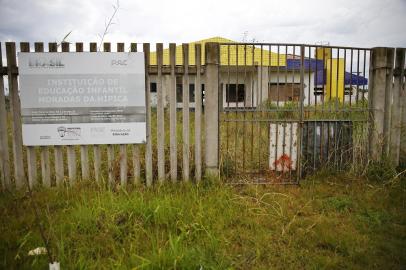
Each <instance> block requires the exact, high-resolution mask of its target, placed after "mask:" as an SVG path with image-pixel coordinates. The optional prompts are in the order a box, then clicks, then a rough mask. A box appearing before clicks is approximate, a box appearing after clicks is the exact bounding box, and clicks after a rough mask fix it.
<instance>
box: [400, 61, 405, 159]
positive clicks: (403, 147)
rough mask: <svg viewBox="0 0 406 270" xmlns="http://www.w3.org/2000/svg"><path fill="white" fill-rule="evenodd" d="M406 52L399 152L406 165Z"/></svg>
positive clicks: (402, 86) (402, 72) (402, 85)
mask: <svg viewBox="0 0 406 270" xmlns="http://www.w3.org/2000/svg"><path fill="white" fill-rule="evenodd" d="M405 61H406V60H405V54H403V63H404V64H403V67H401V68H403V71H401V76H400V77H401V78H402V77H403V81H401V82H400V85H401V93H400V96H401V102H400V104H401V108H400V111H401V115H402V119H401V121H400V123H401V124H400V125H401V131H400V138H401V142H400V153H399V162H400V163H401V164H402V165H403V166H405V165H406V76H405V73H406V71H405V68H406V66H405Z"/></svg>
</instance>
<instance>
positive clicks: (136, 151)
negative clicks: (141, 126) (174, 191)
mask: <svg viewBox="0 0 406 270" xmlns="http://www.w3.org/2000/svg"><path fill="white" fill-rule="evenodd" d="M130 51H131V52H137V43H131V45H130ZM132 147H133V170H134V172H133V173H134V184H135V185H139V184H140V183H141V178H140V176H141V164H140V146H139V145H137V144H134V145H133V146H132Z"/></svg>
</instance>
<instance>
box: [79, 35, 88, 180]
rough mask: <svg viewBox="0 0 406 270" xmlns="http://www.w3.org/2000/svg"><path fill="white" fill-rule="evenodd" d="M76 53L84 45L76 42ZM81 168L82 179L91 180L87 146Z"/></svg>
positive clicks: (83, 149) (82, 157) (83, 153)
mask: <svg viewBox="0 0 406 270" xmlns="http://www.w3.org/2000/svg"><path fill="white" fill-rule="evenodd" d="M75 46H76V52H83V43H82V42H76V44H75ZM80 168H81V172H82V179H86V180H87V179H89V178H90V169H89V147H88V146H87V145H81V146H80Z"/></svg>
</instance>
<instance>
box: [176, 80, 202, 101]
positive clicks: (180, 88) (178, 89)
mask: <svg viewBox="0 0 406 270" xmlns="http://www.w3.org/2000/svg"><path fill="white" fill-rule="evenodd" d="M202 93H203V95H204V84H202ZM176 102H178V103H181V102H183V84H181V83H179V84H176ZM189 102H195V84H194V83H191V84H189Z"/></svg>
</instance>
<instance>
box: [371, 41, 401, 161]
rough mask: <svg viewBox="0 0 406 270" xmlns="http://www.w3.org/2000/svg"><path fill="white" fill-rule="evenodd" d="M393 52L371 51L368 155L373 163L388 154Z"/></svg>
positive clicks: (391, 50) (383, 50)
mask: <svg viewBox="0 0 406 270" xmlns="http://www.w3.org/2000/svg"><path fill="white" fill-rule="evenodd" d="M394 52H395V49H394V48H386V47H377V48H373V49H372V57H371V64H370V68H371V72H370V74H371V78H370V81H369V87H368V88H369V91H370V94H369V95H370V99H371V101H370V102H371V103H370V105H371V113H370V123H371V128H370V136H369V138H370V141H369V144H370V148H369V149H370V153H369V154H370V158H371V159H372V160H374V161H380V160H382V158H383V157H388V154H389V139H390V138H389V137H390V113H391V111H390V108H391V103H392V79H393V61H394Z"/></svg>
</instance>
